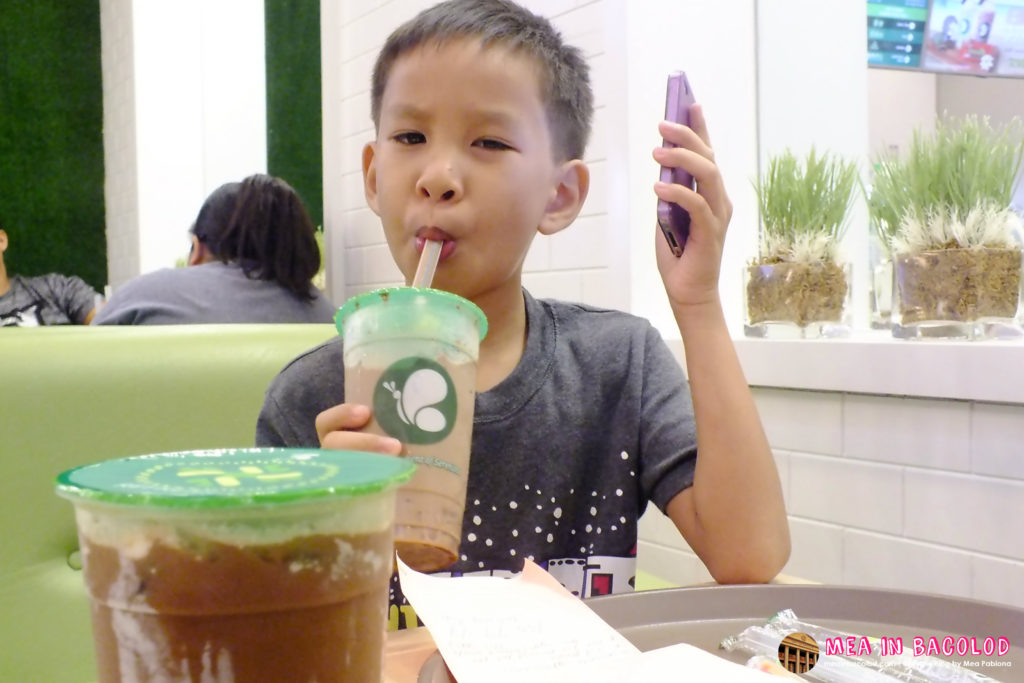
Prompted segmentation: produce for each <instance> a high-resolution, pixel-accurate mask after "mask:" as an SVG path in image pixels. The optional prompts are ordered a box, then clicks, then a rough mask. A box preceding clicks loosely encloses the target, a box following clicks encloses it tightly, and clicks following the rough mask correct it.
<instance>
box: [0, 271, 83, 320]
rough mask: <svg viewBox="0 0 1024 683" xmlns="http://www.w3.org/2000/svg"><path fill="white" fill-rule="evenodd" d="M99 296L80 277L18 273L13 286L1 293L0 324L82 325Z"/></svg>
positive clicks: (12, 280)
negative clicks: (29, 275)
mask: <svg viewBox="0 0 1024 683" xmlns="http://www.w3.org/2000/svg"><path fill="white" fill-rule="evenodd" d="M98 296H99V295H98V294H97V293H96V291H95V290H94V289H93V288H92V287H90V286H89V285H87V284H86V283H85V282H84V281H83V280H82V279H81V278H78V277H74V276H68V275H59V274H57V273H50V274H49V275H40V276H38V277H21V276H20V275H15V276H13V277H12V278H11V289H10V290H9V291H8V292H7V293H6V294H4V295H3V296H0V327H37V326H39V325H68V324H81V323H84V322H85V317H86V316H87V315H89V311H91V310H92V309H93V308H94V307H95V306H96V298H97V297H98Z"/></svg>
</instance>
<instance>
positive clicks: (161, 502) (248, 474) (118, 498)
mask: <svg viewBox="0 0 1024 683" xmlns="http://www.w3.org/2000/svg"><path fill="white" fill-rule="evenodd" d="M414 470H415V465H414V464H413V463H411V462H409V461H408V460H404V459H402V458H396V457H393V456H388V455H381V454H379V453H365V452H361V451H336V450H321V449H315V448H312V449H293V448H243V449H214V450H197V451H182V452H177V453H157V454H153V455H139V456H135V457H130V458H121V459H119V460H108V461H105V462H100V463H96V464H93V465H83V466H81V467H76V468H74V469H70V470H67V471H66V472H63V473H61V474H60V475H58V477H57V494H58V495H59V496H62V497H64V498H68V499H70V500H72V501H85V500H88V501H96V502H101V503H111V504H118V505H131V506H146V507H158V508H174V509H193V510H202V509H214V508H239V507H245V506H253V505H280V504H284V503H303V502H308V503H311V502H317V501H321V500H329V499H330V498H351V497H354V496H362V495H367V494H373V493H378V492H382V491H386V490H388V489H392V488H395V487H397V486H398V485H400V484H402V483H404V482H406V481H408V480H409V478H410V477H411V476H412V473H413V471H414Z"/></svg>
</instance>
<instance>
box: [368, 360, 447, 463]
mask: <svg viewBox="0 0 1024 683" xmlns="http://www.w3.org/2000/svg"><path fill="white" fill-rule="evenodd" d="M457 411H458V402H457V400H456V398H455V383H454V382H452V378H451V376H450V375H449V374H448V371H447V370H445V369H444V367H442V366H441V364H440V363H437V362H435V361H432V360H430V359H428V358H403V359H402V360H400V361H398V362H396V363H393V364H392V365H391V367H389V368H388V369H387V370H385V371H384V372H383V373H382V374H381V376H380V379H379V380H378V382H377V387H376V388H375V389H374V391H373V414H374V417H376V418H377V422H378V423H380V426H381V428H383V429H384V431H385V432H387V433H388V435H389V436H393V437H395V438H396V439H398V440H399V441H402V442H405V443H413V444H432V443H437V442H438V441H441V440H443V439H444V438H445V437H446V436H448V434H450V433H451V431H452V428H453V427H454V426H455V415H456V413H457Z"/></svg>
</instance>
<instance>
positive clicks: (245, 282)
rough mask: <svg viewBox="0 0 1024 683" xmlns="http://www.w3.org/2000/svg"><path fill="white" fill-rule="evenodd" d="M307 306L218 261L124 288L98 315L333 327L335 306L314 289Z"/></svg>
mask: <svg viewBox="0 0 1024 683" xmlns="http://www.w3.org/2000/svg"><path fill="white" fill-rule="evenodd" d="M310 291H311V292H313V294H314V298H313V300H312V301H303V300H302V299H299V298H298V297H296V296H295V295H294V294H292V293H291V292H289V291H288V290H287V289H285V288H284V287H282V286H281V285H279V284H277V283H276V282H272V281H269V280H257V279H254V278H249V277H247V276H246V274H245V272H244V271H243V270H242V268H241V267H240V266H238V265H236V264H233V263H221V262H220V261H215V262H212V263H204V264H201V265H198V266H189V267H187V268H165V269H163V270H157V271H154V272H152V273H147V274H145V275H140V276H139V277H137V278H134V279H132V280H129V281H128V282H126V283H124V284H123V285H121V287H119V288H118V289H117V291H115V292H114V294H113V295H112V296H111V297H110V300H109V301H107V303H106V304H104V306H103V307H102V308H101V309H100V310H99V311H97V313H96V318H95V320H94V321H93V323H94V324H96V325H177V324H184V323H329V322H331V321H332V320H333V318H334V311H335V308H334V306H332V305H331V303H330V302H329V301H328V300H327V298H326V297H324V296H323V295H322V294H321V293H320V292H319V290H317V289H316V288H315V287H313V286H312V285H310Z"/></svg>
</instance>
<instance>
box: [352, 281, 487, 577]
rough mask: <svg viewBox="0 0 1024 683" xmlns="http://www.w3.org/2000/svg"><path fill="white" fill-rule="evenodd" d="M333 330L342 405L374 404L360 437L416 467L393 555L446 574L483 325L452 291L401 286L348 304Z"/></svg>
mask: <svg viewBox="0 0 1024 683" xmlns="http://www.w3.org/2000/svg"><path fill="white" fill-rule="evenodd" d="M336 323H337V326H338V331H339V332H340V333H341V335H342V337H344V340H345V341H344V357H345V361H344V362H345V401H346V402H348V403H361V404H364V405H367V406H370V408H371V410H372V411H373V415H372V419H371V421H370V423H369V424H368V425H367V426H366V428H365V430H364V431H369V432H372V433H376V434H384V435H388V436H393V437H395V438H396V439H398V440H399V441H401V442H402V443H403V444H404V445H405V453H404V455H406V456H407V457H408V458H409V459H410V460H412V461H414V462H415V463H416V464H417V465H419V467H418V468H417V470H416V474H415V475H414V476H413V478H412V480H411V481H410V482H409V483H407V484H405V485H404V486H402V487H401V489H400V490H399V492H398V498H397V502H396V509H395V548H396V550H397V551H398V555H399V556H400V557H401V558H402V560H403V561H404V562H405V563H406V564H408V565H409V566H410V567H412V568H413V569H416V570H418V571H421V572H432V571H437V570H440V569H444V568H446V567H449V566H451V565H452V563H454V562H455V560H456V558H457V557H458V552H459V541H460V539H461V537H462V515H463V511H464V510H465V507H466V483H467V478H468V475H469V452H470V442H471V438H472V432H473V402H474V399H475V396H476V363H477V357H478V355H479V350H480V340H482V339H483V338H484V335H486V334H487V318H486V317H485V316H484V314H483V312H482V311H481V310H480V309H479V308H477V306H476V305H475V304H473V303H472V302H471V301H469V300H467V299H463V298H462V297H460V296H456V295H454V294H451V293H449V292H442V291H440V290H436V289H424V288H419V287H398V288H391V289H381V290H376V291H373V292H367V293H365V294H361V295H359V296H356V297H353V298H352V299H349V300H348V301H347V302H346V303H345V305H344V306H342V307H341V309H340V310H339V311H338V314H337V316H336Z"/></svg>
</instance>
